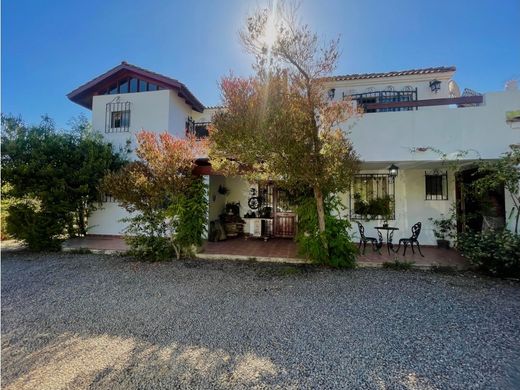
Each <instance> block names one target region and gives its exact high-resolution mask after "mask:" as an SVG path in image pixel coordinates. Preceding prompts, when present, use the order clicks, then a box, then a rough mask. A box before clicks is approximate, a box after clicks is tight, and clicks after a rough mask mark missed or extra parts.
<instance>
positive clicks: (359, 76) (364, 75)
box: [326, 66, 456, 81]
mask: <svg viewBox="0 0 520 390" xmlns="http://www.w3.org/2000/svg"><path fill="white" fill-rule="evenodd" d="M455 70H456V68H455V67H454V66H438V67H432V68H422V69H409V70H398V71H391V72H382V73H355V74H347V75H343V76H341V75H340V76H331V77H327V78H326V79H327V80H328V81H347V80H363V79H378V78H384V77H397V76H410V75H421V74H431V73H444V72H455Z"/></svg>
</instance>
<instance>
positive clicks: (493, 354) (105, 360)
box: [2, 252, 520, 390]
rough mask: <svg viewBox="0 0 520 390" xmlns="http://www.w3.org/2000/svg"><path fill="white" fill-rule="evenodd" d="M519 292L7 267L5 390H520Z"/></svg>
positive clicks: (232, 270) (56, 257) (44, 261)
mask: <svg viewBox="0 0 520 390" xmlns="http://www.w3.org/2000/svg"><path fill="white" fill-rule="evenodd" d="M518 367H520V284H519V283H515V282H508V281H500V280H491V279H487V278H480V277H475V276H473V275H446V274H438V273H431V272H421V271H403V272H398V271H391V270H382V269H362V270H356V271H333V270H328V269H321V268H310V267H307V268H296V267H288V266H282V265H266V264H255V263H251V264H247V263H236V262H218V263H217V262H203V261H182V262H174V263H155V264H150V263H140V262H132V261H129V260H128V259H125V258H121V257H111V256H98V255H73V254H52V255H48V254H47V255H34V254H28V253H24V252H18V253H4V254H3V258H2V388H4V389H6V390H8V389H59V388H70V389H77V388H87V387H88V388H93V389H97V388H103V389H114V388H116V389H117V388H119V389H152V388H154V389H156V388H283V389H291V388H294V389H296V388H298V389H299V388H349V389H357V388H359V389H473V388H475V389H477V388H478V389H508V388H520V373H519V371H518Z"/></svg>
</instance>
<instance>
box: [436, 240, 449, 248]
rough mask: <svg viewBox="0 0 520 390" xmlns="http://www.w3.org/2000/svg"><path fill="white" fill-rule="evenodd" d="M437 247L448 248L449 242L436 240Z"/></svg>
mask: <svg viewBox="0 0 520 390" xmlns="http://www.w3.org/2000/svg"><path fill="white" fill-rule="evenodd" d="M437 248H443V249H450V242H449V241H448V240H437Z"/></svg>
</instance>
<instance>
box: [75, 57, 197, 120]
mask: <svg viewBox="0 0 520 390" xmlns="http://www.w3.org/2000/svg"><path fill="white" fill-rule="evenodd" d="M121 71H127V72H130V73H133V74H135V75H137V76H139V75H141V76H146V77H148V78H150V79H153V80H156V81H157V82H159V83H162V84H163V85H165V86H167V87H169V88H170V89H176V90H178V92H179V96H181V97H183V98H184V99H185V100H186V103H188V104H189V105H191V106H192V108H193V109H194V110H196V111H199V112H202V111H203V110H204V105H203V104H202V103H201V102H200V101H199V100H198V99H197V98H196V97H195V96H194V95H193V94H192V93H191V91H190V90H189V89H188V87H186V86H185V85H184V84H183V83H181V82H180V81H178V80H176V79H173V78H171V77H168V76H164V75H162V74H159V73H156V72H152V71H151V70H148V69H144V68H141V67H139V66H136V65H132V64H129V63H128V62H126V61H122V62H121V64H120V65H118V66H116V67H114V68H112V69H110V70H109V71H107V72H105V73H103V74H102V75H100V76H98V77H95V78H94V79H92V80H90V81H88V82H86V83H85V84H83V85H81V86H79V87H78V88H76V89H75V90H74V91H72V92H70V93H69V94H67V97H68V98H69V99H70V100H72V101H73V102H75V103H78V104H80V105H82V106H84V107H87V108H91V106H92V95H93V94H94V92H95V89H96V86H97V84H98V83H102V82H104V81H105V80H107V79H109V78H110V77H111V76H114V75H116V74H117V73H119V72H121ZM91 94H92V95H91Z"/></svg>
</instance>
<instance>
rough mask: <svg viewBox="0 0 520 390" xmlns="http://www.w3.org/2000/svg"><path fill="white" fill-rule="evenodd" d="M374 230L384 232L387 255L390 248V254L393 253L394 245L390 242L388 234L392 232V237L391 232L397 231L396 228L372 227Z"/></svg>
mask: <svg viewBox="0 0 520 390" xmlns="http://www.w3.org/2000/svg"><path fill="white" fill-rule="evenodd" d="M374 229H376V230H386V249H387V250H388V254H389V255H390V247H392V252H393V251H394V248H393V247H394V245H393V244H392V240H391V239H390V232H392V236H393V232H394V231H395V230H399V228H398V227H393V226H376V227H374Z"/></svg>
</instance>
